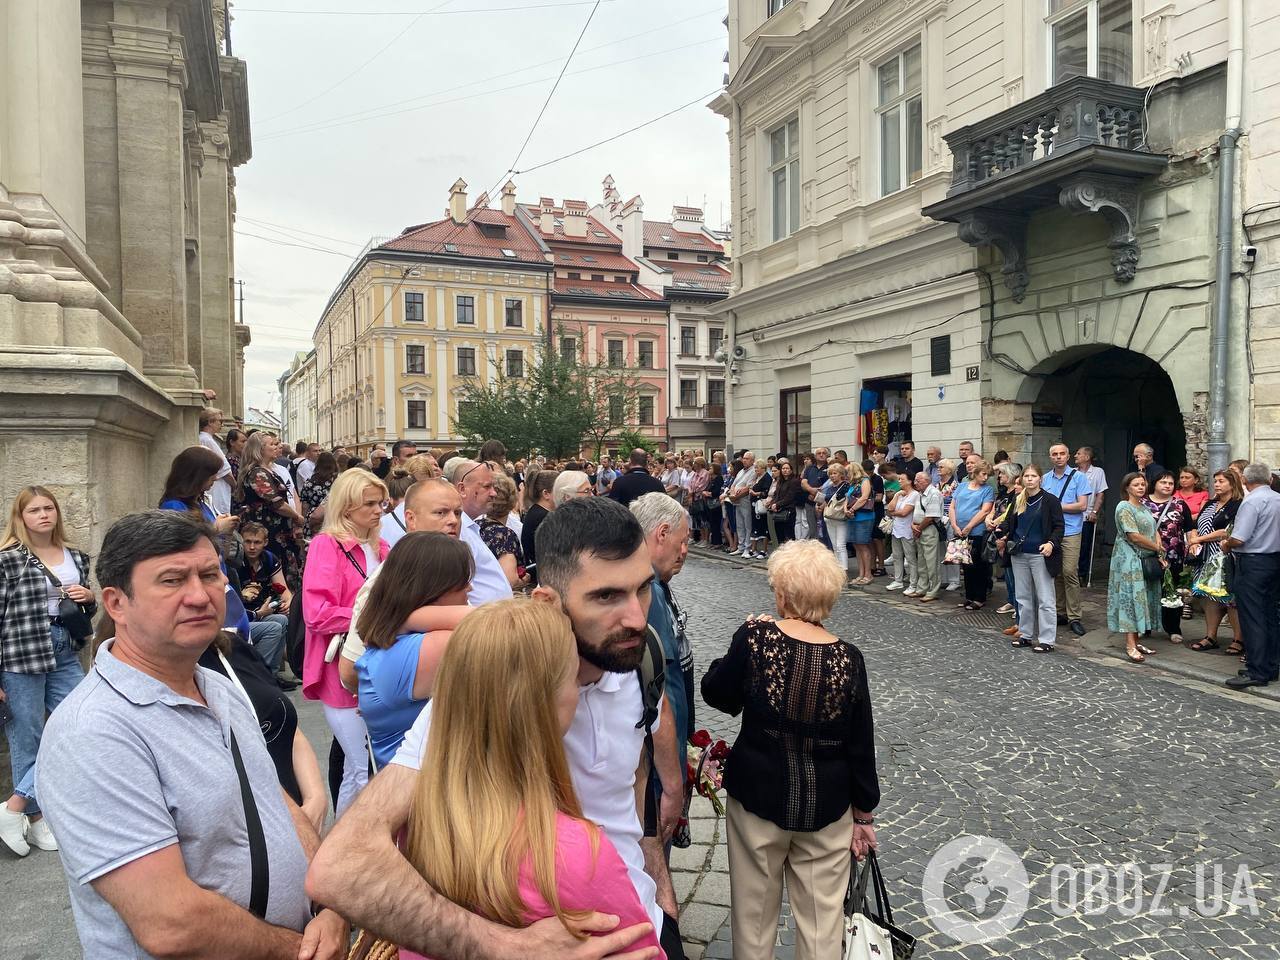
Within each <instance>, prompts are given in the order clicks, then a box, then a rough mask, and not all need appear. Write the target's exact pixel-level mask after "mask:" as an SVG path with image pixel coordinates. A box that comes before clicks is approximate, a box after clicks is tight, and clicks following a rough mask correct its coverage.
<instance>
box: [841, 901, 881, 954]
mask: <svg viewBox="0 0 1280 960" xmlns="http://www.w3.org/2000/svg"><path fill="white" fill-rule="evenodd" d="M892 958H893V940H892V939H891V938H890V936H889V931H888V930H886V929H885V928H884V927H882V926H880V925H879V924H877V923H873V922H872V921H871V920H870V919H868V918H867V916H866V915H865V914H863V913H861V912H858V913H847V914H845V917H844V960H892Z"/></svg>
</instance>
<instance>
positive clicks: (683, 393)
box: [680, 380, 698, 407]
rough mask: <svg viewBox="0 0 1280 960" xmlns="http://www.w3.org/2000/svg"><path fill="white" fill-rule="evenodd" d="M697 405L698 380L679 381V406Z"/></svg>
mask: <svg viewBox="0 0 1280 960" xmlns="http://www.w3.org/2000/svg"><path fill="white" fill-rule="evenodd" d="M697 405H698V381H697V380H681V381H680V406H682V407H696V406H697Z"/></svg>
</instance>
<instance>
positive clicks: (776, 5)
mask: <svg viewBox="0 0 1280 960" xmlns="http://www.w3.org/2000/svg"><path fill="white" fill-rule="evenodd" d="M790 2H791V0H768V4H767V6H766V7H765V11H766V13H767V15H768V16H770V17H772V16H773V15H774V14H775V13H777V12H778V11H779V10H781V9H782V8H783V7H785V6H786V5H787V4H788V3H790Z"/></svg>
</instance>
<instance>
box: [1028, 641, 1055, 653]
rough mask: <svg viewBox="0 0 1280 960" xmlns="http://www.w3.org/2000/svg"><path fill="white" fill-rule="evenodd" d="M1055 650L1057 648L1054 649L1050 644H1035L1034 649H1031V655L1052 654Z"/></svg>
mask: <svg viewBox="0 0 1280 960" xmlns="http://www.w3.org/2000/svg"><path fill="white" fill-rule="evenodd" d="M1056 649H1057V647H1055V646H1054V645H1053V644H1052V643H1037V644H1036V645H1035V646H1034V647H1032V648H1031V652H1032V653H1053V651H1054V650H1056Z"/></svg>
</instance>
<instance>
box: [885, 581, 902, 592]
mask: <svg viewBox="0 0 1280 960" xmlns="http://www.w3.org/2000/svg"><path fill="white" fill-rule="evenodd" d="M885 589H886V590H901V589H902V584H901V583H899V582H898V581H897V580H895V581H893V583H891V584H889V585H888V586H887V587H885Z"/></svg>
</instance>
